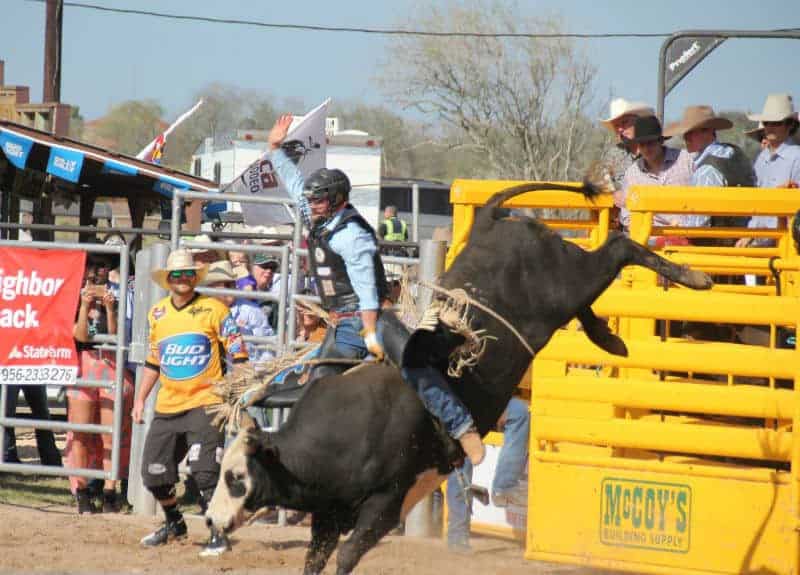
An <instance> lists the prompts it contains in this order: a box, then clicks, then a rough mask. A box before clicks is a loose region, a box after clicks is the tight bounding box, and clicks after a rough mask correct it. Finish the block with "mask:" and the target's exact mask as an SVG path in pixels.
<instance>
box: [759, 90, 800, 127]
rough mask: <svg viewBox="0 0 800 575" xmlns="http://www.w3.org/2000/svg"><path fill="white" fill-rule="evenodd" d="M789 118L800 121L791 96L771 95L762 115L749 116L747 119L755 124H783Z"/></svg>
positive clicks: (765, 103)
mask: <svg viewBox="0 0 800 575" xmlns="http://www.w3.org/2000/svg"><path fill="white" fill-rule="evenodd" d="M789 118H791V119H792V120H794V121H797V120H798V118H797V113H796V112H795V111H794V102H792V97H791V96H790V95H789V94H769V95H768V96H767V99H766V101H765V102H764V109H763V110H762V111H761V113H760V114H747V119H748V120H753V121H754V122H782V121H783V120H786V119H789Z"/></svg>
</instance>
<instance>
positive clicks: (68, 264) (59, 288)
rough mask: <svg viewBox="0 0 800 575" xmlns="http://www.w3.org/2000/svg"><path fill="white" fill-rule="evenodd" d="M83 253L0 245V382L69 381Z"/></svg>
mask: <svg viewBox="0 0 800 575" xmlns="http://www.w3.org/2000/svg"><path fill="white" fill-rule="evenodd" d="M85 262H86V252H82V251H74V250H38V249H33V248H9V247H0V329H2V333H3V337H0V384H21V385H31V384H39V385H45V384H54V385H72V384H74V383H75V380H76V378H77V373H78V354H77V352H76V350H75V340H74V339H73V337H72V328H73V326H74V324H75V313H76V310H77V308H78V303H79V299H80V291H81V284H82V282H83V270H84V267H85Z"/></svg>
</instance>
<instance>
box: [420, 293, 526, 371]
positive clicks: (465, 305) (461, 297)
mask: <svg viewBox="0 0 800 575" xmlns="http://www.w3.org/2000/svg"><path fill="white" fill-rule="evenodd" d="M420 284H421V285H423V286H424V287H426V288H429V289H431V290H433V291H435V292H436V293H439V294H442V295H446V296H447V297H448V298H449V299H450V300H452V301H453V302H454V304H455V306H456V307H457V308H458V309H460V310H463V311H462V312H461V315H462V317H465V316H466V315H467V312H468V310H469V306H471V305H472V306H475V307H477V308H478V309H480V310H482V311H485V312H486V313H488V314H489V315H490V316H492V317H493V318H495V319H496V320H497V321H499V322H500V323H502V324H503V325H504V326H506V328H508V330H509V331H510V332H511V333H513V334H514V335H515V336H516V337H517V339H518V340H519V341H520V343H521V344H522V346H523V347H524V348H525V349H526V350H527V351H528V353H529V354H531V357H534V356H535V355H536V354H535V353H534V351H533V348H531V346H530V345H529V344H528V342H527V341H526V340H525V338H524V337H522V334H521V333H519V331H517V329H516V328H515V327H514V326H513V325H511V323H510V322H508V321H507V320H506V319H505V318H504V317H503V316H501V315H500V314H499V313H497V312H496V311H494V310H493V309H491V308H490V307H488V306H486V305H484V304H482V303H481V302H479V301H477V300H476V299H475V298H473V297H471V296H470V295H469V294H468V293H467V292H466V291H465V290H463V289H461V288H455V289H450V290H448V289H445V288H443V287H441V286H439V285H436V284H434V283H431V282H428V281H425V280H422V281H420ZM482 345H483V347H485V345H486V340H485V338H484V339H483V342H482ZM481 353H482V350H481ZM477 359H478V358H474V362H475V363H477Z"/></svg>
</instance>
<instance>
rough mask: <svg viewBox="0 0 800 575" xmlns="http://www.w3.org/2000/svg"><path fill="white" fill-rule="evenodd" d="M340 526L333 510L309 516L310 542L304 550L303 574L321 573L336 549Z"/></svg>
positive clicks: (316, 574) (314, 574) (313, 574)
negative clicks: (306, 549)
mask: <svg viewBox="0 0 800 575" xmlns="http://www.w3.org/2000/svg"><path fill="white" fill-rule="evenodd" d="M340 534H341V528H340V527H339V521H338V520H337V518H336V515H335V513H333V512H330V511H328V512H319V513H314V514H313V516H312V518H311V543H310V544H309V546H308V551H307V552H306V564H305V569H303V575H318V574H319V573H322V570H323V569H324V568H325V564H326V563H327V562H328V559H329V558H330V556H331V553H333V550H334V549H336V544H337V543H338V542H339V535H340Z"/></svg>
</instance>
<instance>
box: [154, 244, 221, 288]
mask: <svg viewBox="0 0 800 575" xmlns="http://www.w3.org/2000/svg"><path fill="white" fill-rule="evenodd" d="M178 270H194V271H195V272H196V273H197V283H201V282H202V281H203V279H204V278H205V277H206V273H207V271H208V268H206V266H204V265H203V264H195V263H194V258H193V257H192V254H191V252H190V251H189V250H175V251H174V252H172V253H171V254H169V256H168V257H167V265H166V266H165V267H163V268H159V269H155V270H153V271H152V272H151V273H150V277H151V278H152V279H153V281H154V282H156V283H157V284H158V285H159V286H161V287H162V288H164V289H165V290H169V289H170V288H169V283H168V282H167V276H168V275H169V272H174V271H178Z"/></svg>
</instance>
